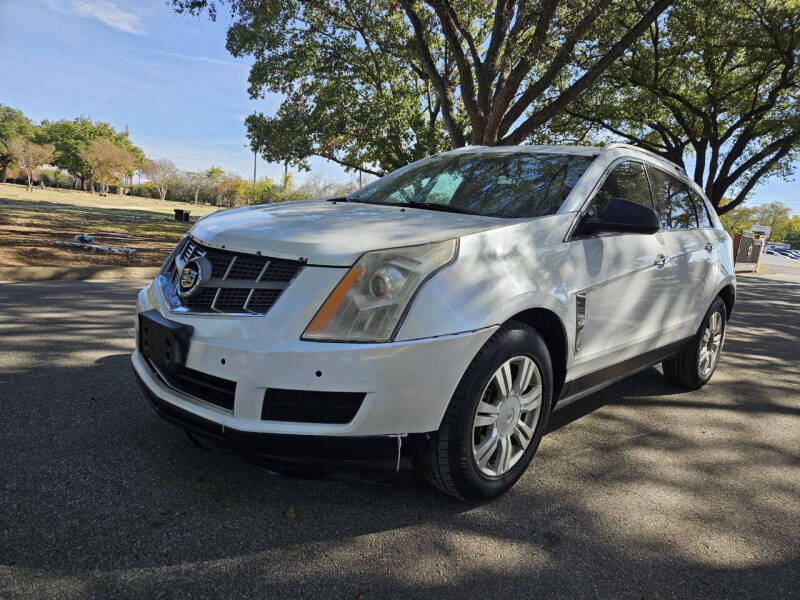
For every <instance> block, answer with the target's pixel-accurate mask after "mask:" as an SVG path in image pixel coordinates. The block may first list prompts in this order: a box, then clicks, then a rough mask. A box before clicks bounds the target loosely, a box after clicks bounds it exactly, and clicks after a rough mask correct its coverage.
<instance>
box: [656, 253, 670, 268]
mask: <svg viewBox="0 0 800 600" xmlns="http://www.w3.org/2000/svg"><path fill="white" fill-rule="evenodd" d="M653 264H654V265H655V266H657V267H663V266H664V265H666V264H667V257H666V256H664V255H663V254H659V255H658V256H657V257H656V259H655V260H654V261H653Z"/></svg>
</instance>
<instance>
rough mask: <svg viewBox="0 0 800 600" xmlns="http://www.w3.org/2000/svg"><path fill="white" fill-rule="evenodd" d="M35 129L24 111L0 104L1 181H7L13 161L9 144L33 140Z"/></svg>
mask: <svg viewBox="0 0 800 600" xmlns="http://www.w3.org/2000/svg"><path fill="white" fill-rule="evenodd" d="M34 129H35V128H34V125H33V123H31V121H30V119H28V117H26V116H25V115H24V114H22V111H19V110H17V109H15V108H11V107H10V106H4V105H3V104H0V181H5V180H6V174H7V172H8V165H9V164H11V160H12V157H11V152H10V151H9V150H8V146H7V143H8V142H9V140H12V139H14V138H18V137H22V138H26V139H32V138H33V134H34Z"/></svg>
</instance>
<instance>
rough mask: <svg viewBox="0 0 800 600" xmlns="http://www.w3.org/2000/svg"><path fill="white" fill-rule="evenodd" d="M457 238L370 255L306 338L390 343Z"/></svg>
mask: <svg viewBox="0 0 800 600" xmlns="http://www.w3.org/2000/svg"><path fill="white" fill-rule="evenodd" d="M456 247H457V242H456V240H454V239H453V240H446V241H444V242H436V243H433V244H424V245H422V246H410V247H406V248H393V249H391V250H377V251H375V252H367V253H366V254H364V255H363V256H362V257H361V258H359V259H358V261H357V262H356V264H355V265H353V266H352V267H351V268H350V270H349V271H348V272H347V274H346V275H345V276H344V277H343V278H342V280H341V281H340V282H339V285H337V286H336V288H335V289H334V290H333V292H331V295H330V296H328V299H327V300H326V301H325V304H323V305H322V308H320V309H319V311H318V312H317V314H316V316H315V317H314V319H313V320H312V321H311V323H309V324H308V327H306V330H305V333H303V339H304V340H324V341H356V342H388V341H389V340H391V339H392V337H393V336H394V333H395V331H396V330H397V327H398V325H399V324H400V321H401V320H402V318H403V315H404V314H405V312H406V309H407V308H408V305H409V303H410V302H411V299H412V298H413V297H414V294H415V293H416V291H417V290H418V289H419V287H420V285H422V283H423V282H424V281H425V280H426V279H428V278H429V277H430V276H431V275H433V274H434V273H435V272H436V271H438V270H439V269H441V268H442V267H444V266H445V265H447V264H449V263H450V262H451V261H452V260H453V258H454V257H455V254H456Z"/></svg>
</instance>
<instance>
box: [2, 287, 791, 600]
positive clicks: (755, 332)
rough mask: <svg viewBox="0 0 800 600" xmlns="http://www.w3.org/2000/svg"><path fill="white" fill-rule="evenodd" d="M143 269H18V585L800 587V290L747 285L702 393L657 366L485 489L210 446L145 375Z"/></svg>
mask: <svg viewBox="0 0 800 600" xmlns="http://www.w3.org/2000/svg"><path fill="white" fill-rule="evenodd" d="M136 287H137V284H136V283H135V282H114V283H109V282H97V283H90V284H87V283H73V282H59V283H49V284H14V285H5V286H2V287H0V305H2V306H3V311H2V314H0V340H2V342H0V385H2V389H3V390H4V395H3V400H2V414H3V416H2V420H1V421H0V422H2V431H3V434H2V436H0V452H1V453H2V456H3V461H2V466H0V506H2V507H3V510H2V514H1V515H0V524H1V525H2V530H1V532H0V598H5V597H50V596H52V597H56V596H57V597H64V598H78V597H98V598H107V597H143V598H150V597H159V596H165V597H183V596H192V597H220V596H222V597H238V596H259V597H341V598H358V597H359V595H360V597H362V598H365V599H366V598H386V597H398V598H408V597H461V598H463V597H475V596H484V597H503V596H504V595H511V594H516V595H517V596H520V597H530V596H544V597H563V598H575V597H594V596H600V597H614V598H636V599H640V598H653V599H658V598H685V597H692V598H729V597H764V598H788V597H791V595H792V594H796V593H797V590H798V589H800V575H798V573H800V542H798V537H799V536H798V533H800V532H799V531H798V529H799V527H798V523H800V500H798V499H799V498H800V443H798V442H800V434H798V431H800V419H798V417H799V416H800V411H799V410H798V407H799V406H800V402H798V399H799V398H798V396H799V395H800V392H798V390H800V373H798V362H797V350H798V347H797V339H798V338H799V337H800V311H799V309H798V304H797V301H798V296H799V295H800V285H793V284H781V283H776V282H767V281H761V280H748V281H747V283H746V284H743V285H742V286H741V288H740V292H739V299H738V301H737V307H736V311H735V313H734V316H733V319H732V321H731V323H730V329H729V334H728V338H727V341H726V346H725V352H724V355H723V360H722V362H721V363H720V366H719V370H718V372H717V373H716V374H715V377H714V380H713V381H712V382H711V384H710V385H709V386H707V387H705V388H703V389H702V390H699V391H697V392H686V391H685V390H682V389H679V388H674V387H670V386H668V385H666V384H665V383H663V380H662V379H661V376H660V373H659V370H658V369H656V368H652V369H648V370H646V371H644V372H642V373H640V374H638V375H636V376H634V377H631V378H629V379H627V380H624V381H621V382H619V383H618V384H616V385H614V386H612V387H611V388H608V389H606V390H604V391H602V392H600V393H598V394H595V395H593V396H591V397H589V398H586V399H585V400H583V401H581V402H579V403H576V404H574V405H572V406H570V407H567V408H565V409H563V410H562V411H559V412H558V413H556V414H555V415H554V417H553V422H552V426H551V431H550V432H549V433H548V435H547V436H546V437H545V439H544V441H543V443H542V447H541V449H540V454H539V455H538V456H537V457H536V458H535V459H534V461H533V463H532V465H531V468H530V469H529V472H528V473H527V474H526V475H525V476H524V477H523V478H522V480H520V482H519V483H518V485H517V486H516V487H515V488H514V489H513V490H512V491H511V492H510V493H509V494H507V495H505V496H503V497H502V498H499V499H498V500H496V501H494V502H491V503H488V504H485V505H481V506H469V505H464V504H460V503H457V502H454V501H451V500H450V499H448V498H446V497H444V496H442V495H440V494H438V493H436V492H434V491H432V490H431V489H430V488H428V487H427V486H426V485H424V484H422V483H419V482H417V480H416V479H415V478H414V477H413V475H411V474H399V475H393V476H387V477H381V478H374V481H373V482H368V481H364V480H362V479H360V478H358V477H347V476H343V477H336V478H331V479H320V480H310V481H309V480H296V479H285V478H277V477H273V476H270V475H268V474H266V473H265V472H264V471H263V470H261V469H259V468H257V467H255V466H253V465H250V464H248V463H245V462H244V461H242V460H240V459H238V458H236V457H233V456H229V455H224V454H211V453H207V452H204V451H202V450H200V449H198V448H196V447H195V446H194V445H192V444H191V442H190V441H189V440H188V439H187V438H186V437H185V436H184V435H183V434H182V432H180V431H179V430H178V429H177V428H174V427H172V426H170V425H168V424H166V423H163V422H162V421H160V420H159V419H158V418H157V417H156V416H155V415H153V414H152V412H151V411H150V409H149V408H148V407H147V405H146V403H145V401H144V400H143V399H142V398H141V397H140V395H139V392H138V390H137V389H136V384H135V381H134V378H133V376H132V374H131V370H130V365H129V352H130V351H131V350H132V337H131V336H132V329H131V328H132V324H133V318H132V311H133V300H134V297H135V296H134V294H135V290H136ZM290 506H291V507H293V510H294V515H295V516H294V518H292V519H290V518H288V517H287V509H288V508H289V507H290ZM290 514H291V511H290Z"/></svg>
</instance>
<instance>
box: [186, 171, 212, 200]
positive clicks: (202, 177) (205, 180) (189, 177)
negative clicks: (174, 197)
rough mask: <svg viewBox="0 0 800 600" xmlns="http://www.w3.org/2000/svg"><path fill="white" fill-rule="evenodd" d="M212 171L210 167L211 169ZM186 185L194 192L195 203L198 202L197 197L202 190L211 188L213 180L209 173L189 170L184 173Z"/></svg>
mask: <svg viewBox="0 0 800 600" xmlns="http://www.w3.org/2000/svg"><path fill="white" fill-rule="evenodd" d="M209 171H210V169H209ZM183 177H184V180H185V183H186V187H187V188H189V190H190V191H191V192H192V194H194V203H195V204H197V199H198V197H199V196H200V192H203V191H205V190H209V189H211V187H212V186H213V181H212V180H211V178H210V177H209V176H208V174H207V173H195V172H189V173H184V174H183Z"/></svg>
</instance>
